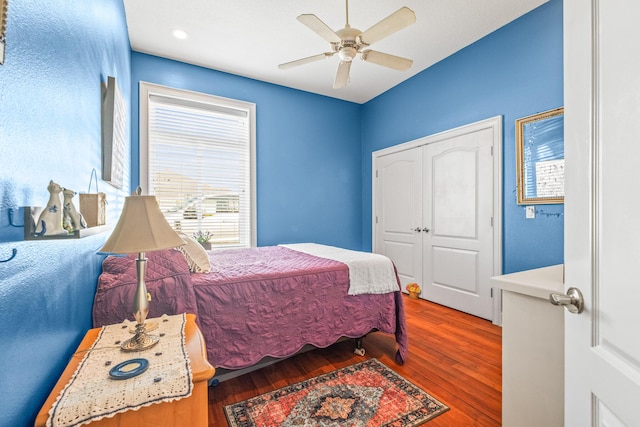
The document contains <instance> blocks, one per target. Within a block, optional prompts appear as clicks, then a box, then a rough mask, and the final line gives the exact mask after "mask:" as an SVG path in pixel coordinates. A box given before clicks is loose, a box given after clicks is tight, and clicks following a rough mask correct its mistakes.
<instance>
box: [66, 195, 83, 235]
mask: <svg viewBox="0 0 640 427" xmlns="http://www.w3.org/2000/svg"><path fill="white" fill-rule="evenodd" d="M75 194H76V192H75V191H73V190H69V189H68V188H63V189H62V196H63V202H62V206H63V207H64V208H63V209H64V213H63V215H62V227H63V228H64V229H65V230H67V231H68V232H70V233H72V232H73V231H74V230H80V229H81V228H87V223H86V221H85V220H84V218H83V216H82V213H80V212H78V210H77V209H76V207H75V206H74V204H73V196H75Z"/></svg>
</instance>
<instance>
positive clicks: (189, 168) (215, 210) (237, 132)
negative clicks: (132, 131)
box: [147, 92, 252, 247]
mask: <svg viewBox="0 0 640 427" xmlns="http://www.w3.org/2000/svg"><path fill="white" fill-rule="evenodd" d="M186 94H187V95H188V94H189V92H187V93H186ZM251 112H252V111H251V109H243V108H238V107H236V106H229V105H225V104H224V103H220V102H202V101H201V100H193V99H189V98H188V97H176V96H167V95H161V94H149V96H148V134H147V138H148V141H147V144H148V146H147V174H148V185H149V192H150V193H151V194H154V195H155V196H156V198H157V200H158V203H159V205H160V209H161V210H162V212H163V213H164V215H165V217H166V218H167V221H168V222H169V224H170V225H171V226H172V227H173V228H174V229H175V230H177V231H182V232H184V233H185V234H188V235H192V236H193V235H210V236H211V240H210V242H211V244H212V246H218V247H220V246H251V226H252V221H251V212H252V206H251V202H252V197H251V196H252V195H251V191H252V185H251V153H252V150H251V120H250V114H251Z"/></svg>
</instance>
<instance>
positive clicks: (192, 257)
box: [176, 233, 211, 273]
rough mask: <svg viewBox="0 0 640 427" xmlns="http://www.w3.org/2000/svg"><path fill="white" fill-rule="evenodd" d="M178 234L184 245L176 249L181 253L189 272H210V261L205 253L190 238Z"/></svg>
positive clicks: (198, 244) (200, 246)
mask: <svg viewBox="0 0 640 427" xmlns="http://www.w3.org/2000/svg"><path fill="white" fill-rule="evenodd" d="M178 234H179V235H180V237H181V238H182V240H183V241H184V242H185V244H184V245H183V246H178V247H177V248H176V249H177V250H179V251H180V252H182V255H184V257H185V259H186V260H187V264H189V271H190V272H192V273H209V272H210V271H211V261H210V260H209V255H208V254H207V251H205V250H204V248H203V247H202V245H200V243H198V242H197V241H196V240H195V239H193V238H192V237H190V236H187V235H186V234H184V233H178Z"/></svg>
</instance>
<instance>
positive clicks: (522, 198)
mask: <svg viewBox="0 0 640 427" xmlns="http://www.w3.org/2000/svg"><path fill="white" fill-rule="evenodd" d="M516 167H517V180H518V182H517V187H518V204H520V205H530V204H554V203H564V108H562V107H561V108H556V109H555V110H549V111H545V112H543V113H538V114H534V115H532V116H528V117H524V118H521V119H518V120H516Z"/></svg>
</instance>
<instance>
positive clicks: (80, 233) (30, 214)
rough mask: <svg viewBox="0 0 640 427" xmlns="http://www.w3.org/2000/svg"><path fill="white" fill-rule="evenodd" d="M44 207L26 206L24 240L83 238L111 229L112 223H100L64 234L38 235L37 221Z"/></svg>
mask: <svg viewBox="0 0 640 427" xmlns="http://www.w3.org/2000/svg"><path fill="white" fill-rule="evenodd" d="M41 211H42V208H40V207H34V206H25V207H24V240H68V239H82V238H83V237H89V236H93V235H95V234H99V233H103V232H105V231H109V230H110V229H111V226H110V225H98V226H96V227H89V228H83V229H80V230H76V231H74V232H73V233H69V234H64V235H52V236H46V235H45V236H36V235H35V231H36V221H37V220H38V217H39V216H40V212H41Z"/></svg>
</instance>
